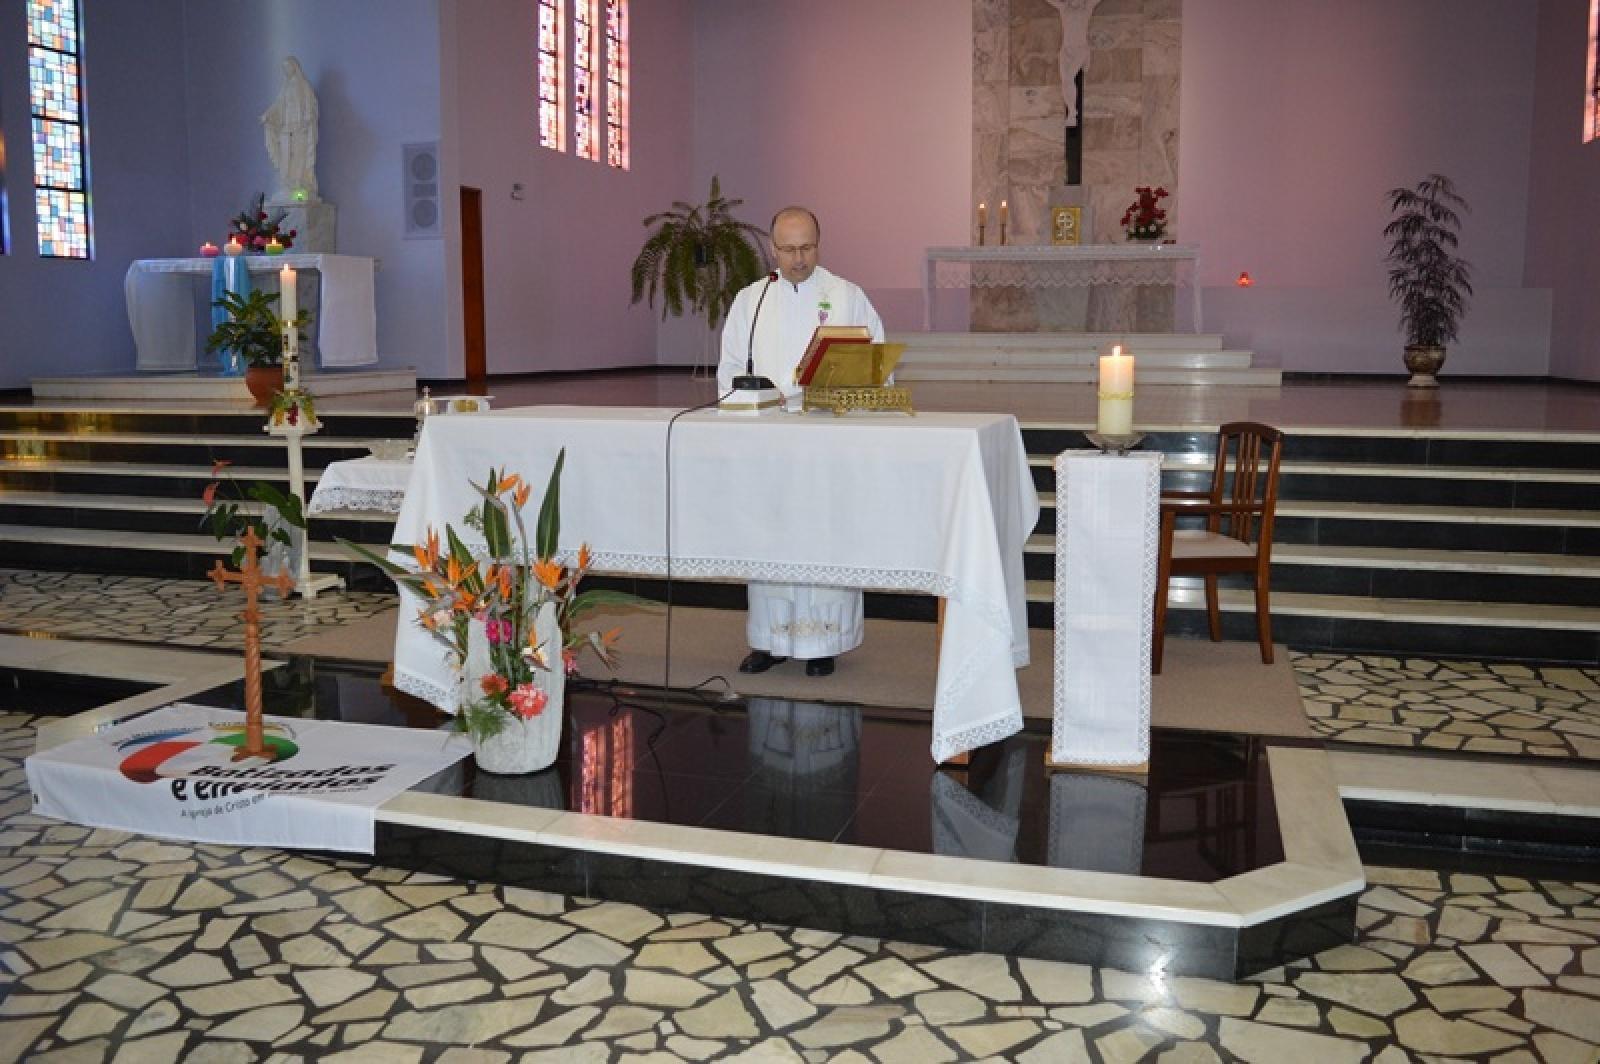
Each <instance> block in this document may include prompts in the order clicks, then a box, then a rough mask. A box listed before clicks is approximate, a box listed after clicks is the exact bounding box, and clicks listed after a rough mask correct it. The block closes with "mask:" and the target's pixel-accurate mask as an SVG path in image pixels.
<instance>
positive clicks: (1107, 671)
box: [1050, 451, 1161, 765]
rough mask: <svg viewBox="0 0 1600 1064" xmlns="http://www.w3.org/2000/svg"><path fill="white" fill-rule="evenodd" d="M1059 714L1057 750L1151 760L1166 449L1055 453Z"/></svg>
mask: <svg viewBox="0 0 1600 1064" xmlns="http://www.w3.org/2000/svg"><path fill="white" fill-rule="evenodd" d="M1055 470H1056V630H1055V658H1056V674H1055V711H1054V717H1055V720H1054V724H1053V727H1052V729H1051V737H1050V757H1051V759H1052V760H1054V761H1058V762H1073V763H1077V764H1087V765H1138V764H1140V763H1142V762H1145V761H1148V760H1149V759H1150V644H1151V638H1150V637H1151V618H1152V614H1153V612H1154V609H1155V583H1156V549H1157V540H1158V538H1159V536H1160V533H1161V527H1160V512H1161V455H1160V454H1159V453H1156V452H1148V451H1139V452H1135V453H1133V454H1128V455H1120V456H1118V455H1108V454H1101V453H1100V452H1099V451H1065V452H1063V453H1062V454H1060V455H1058V456H1057V457H1056V461H1055Z"/></svg>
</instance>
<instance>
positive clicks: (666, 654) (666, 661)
mask: <svg viewBox="0 0 1600 1064" xmlns="http://www.w3.org/2000/svg"><path fill="white" fill-rule="evenodd" d="M736 391H738V389H737V388H730V389H729V390H728V391H727V392H725V393H724V394H722V395H719V396H717V397H716V398H715V399H713V400H711V401H710V402H708V403H701V404H700V405H699V406H691V407H687V408H685V409H683V410H680V411H678V412H677V413H676V414H673V415H672V417H670V418H668V419H667V440H666V447H665V448H664V450H665V461H666V470H665V473H666V476H665V477H664V478H663V479H664V482H665V489H666V490H665V495H666V498H665V500H664V502H665V510H666V518H665V520H666V525H665V528H664V530H663V531H664V532H665V536H664V537H663V538H664V539H665V548H666V555H667V558H666V562H667V573H666V577H667V645H666V646H665V647H664V648H663V653H662V655H661V688H662V694H663V697H665V693H666V691H667V690H669V689H670V686H671V684H670V681H671V679H672V429H673V426H674V425H676V424H677V423H678V419H679V418H681V417H683V416H684V415H685V414H692V413H694V412H695V411H696V410H704V409H706V408H707V407H712V406H716V405H717V404H718V403H720V402H722V401H723V400H724V399H726V398H728V396H730V395H732V394H733V393H734V392H736ZM715 678H716V679H721V680H722V682H723V685H724V686H725V687H727V688H728V689H729V692H730V693H731V692H732V685H731V684H729V683H728V681H727V679H726V678H724V677H715ZM709 682H710V680H709V679H708V680H702V681H701V682H700V683H698V684H696V685H695V687H703V686H705V685H706V684H707V683H709Z"/></svg>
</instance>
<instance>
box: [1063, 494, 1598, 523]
mask: <svg viewBox="0 0 1600 1064" xmlns="http://www.w3.org/2000/svg"><path fill="white" fill-rule="evenodd" d="M1055 505H1056V497H1055V494H1054V493H1053V492H1040V493H1039V506H1040V508H1041V509H1044V510H1048V511H1051V512H1052V513H1053V512H1054V510H1055ZM1278 517H1279V518H1280V519H1282V518H1332V519H1337V520H1344V521H1405V522H1432V523H1439V524H1456V525H1533V526H1541V527H1551V526H1554V527H1561V528H1600V513H1596V512H1594V511H1583V510H1554V509H1536V508H1533V507H1528V508H1526V509H1517V508H1513V507H1501V508H1489V509H1485V508H1484V507H1477V506H1431V505H1429V506H1417V505H1411V504H1408V503H1369V502H1325V501H1318V500H1315V499H1279V500H1278ZM1052 520H1053V518H1052Z"/></svg>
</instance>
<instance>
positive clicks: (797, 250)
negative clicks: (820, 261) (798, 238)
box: [772, 244, 817, 255]
mask: <svg viewBox="0 0 1600 1064" xmlns="http://www.w3.org/2000/svg"><path fill="white" fill-rule="evenodd" d="M772 250H773V251H777V252H781V253H783V254H785V255H809V254H811V253H812V252H813V251H815V250H817V245H815V244H774V245H772Z"/></svg>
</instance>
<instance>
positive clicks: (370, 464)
mask: <svg viewBox="0 0 1600 1064" xmlns="http://www.w3.org/2000/svg"><path fill="white" fill-rule="evenodd" d="M410 480H411V461H410V460H409V459H405V460H400V461H396V460H394V459H389V458H378V457H375V456H374V457H367V458H347V459H345V460H344V461H342V462H329V463H328V464H327V465H326V466H324V467H323V470H322V475H321V476H319V477H318V478H317V490H316V491H313V492H312V493H311V501H310V502H309V503H308V504H307V505H306V513H308V514H327V513H333V512H334V511H336V510H376V511H378V512H380V513H386V514H397V513H399V512H400V505H401V503H403V502H404V501H405V497H406V484H407V483H409V482H410Z"/></svg>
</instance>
